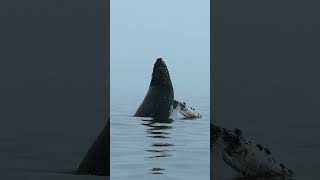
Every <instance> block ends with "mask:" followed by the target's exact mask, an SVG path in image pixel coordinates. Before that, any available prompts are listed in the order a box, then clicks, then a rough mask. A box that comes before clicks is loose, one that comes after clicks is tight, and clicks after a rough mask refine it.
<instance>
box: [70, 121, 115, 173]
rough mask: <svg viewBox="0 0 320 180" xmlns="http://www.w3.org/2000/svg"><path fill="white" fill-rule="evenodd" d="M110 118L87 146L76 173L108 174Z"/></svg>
mask: <svg viewBox="0 0 320 180" xmlns="http://www.w3.org/2000/svg"><path fill="white" fill-rule="evenodd" d="M109 151H110V120H108V121H107V124H106V126H105V127H104V128H103V130H102V132H101V133H100V135H99V136H98V137H97V139H96V140H95V141H94V143H93V144H92V145H91V147H90V148H89V150H88V152H87V154H86V155H85V157H84V159H83V160H82V162H81V164H80V165H79V167H78V169H77V172H76V174H83V175H84V174H90V175H97V176H110V153H109Z"/></svg>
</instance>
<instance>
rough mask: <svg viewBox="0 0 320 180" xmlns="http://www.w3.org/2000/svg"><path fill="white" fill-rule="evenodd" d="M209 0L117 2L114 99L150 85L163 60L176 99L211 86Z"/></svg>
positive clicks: (114, 15)
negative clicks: (155, 67) (156, 64)
mask: <svg viewBox="0 0 320 180" xmlns="http://www.w3.org/2000/svg"><path fill="white" fill-rule="evenodd" d="M209 3H210V1H209V0H161V1H150V0H135V1H132V0H112V1H111V8H110V9H111V27H110V28H111V34H110V35H111V42H110V46H111V47H110V48H111V72H110V73H111V74H110V75H111V77H110V78H111V96H113V95H114V94H113V92H119V93H121V92H122V93H123V91H122V90H124V89H125V90H126V91H127V90H128V88H130V89H139V90H140V89H141V90H142V89H143V90H144V91H143V92H141V93H142V94H143V96H144V95H145V93H146V91H145V90H146V89H147V88H148V86H149V82H150V78H151V73H152V68H153V64H154V62H155V59H156V58H157V57H162V58H163V59H164V60H165V62H166V63H167V66H168V68H169V71H170V75H171V79H172V81H173V85H174V88H175V92H176V95H178V94H179V91H184V94H185V93H189V92H188V91H190V93H192V92H199V93H204V94H207V95H208V96H209V87H210V83H209V80H210V77H209V76H210V67H209V66H210V59H209V58H210V51H209V49H210V7H209V6H210V4H209Z"/></svg>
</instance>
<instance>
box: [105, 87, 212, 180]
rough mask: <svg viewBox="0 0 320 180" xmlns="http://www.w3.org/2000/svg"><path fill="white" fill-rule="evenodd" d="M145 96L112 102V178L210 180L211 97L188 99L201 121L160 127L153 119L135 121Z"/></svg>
mask: <svg viewBox="0 0 320 180" xmlns="http://www.w3.org/2000/svg"><path fill="white" fill-rule="evenodd" d="M144 93H145V92H143V93H139V95H138V96H136V97H135V98H132V97H131V95H132V94H130V95H128V94H127V95H123V96H122V97H121V96H118V97H113V98H112V101H111V178H112V179H113V180H117V179H119V180H123V179H139V180H143V179H148V180H149V179H159V180H184V179H186V177H188V179H199V180H208V179H210V174H209V172H210V158H209V156H210V153H209V119H210V117H209V116H210V112H209V109H210V107H209V105H210V103H209V102H210V99H209V97H204V95H201V94H200V95H191V96H186V98H185V99H187V100H188V101H187V100H185V101H186V102H187V103H188V104H190V105H191V106H193V107H194V108H195V109H197V110H198V111H199V112H200V113H201V114H202V115H203V117H202V118H201V119H196V120H183V119H179V118H177V119H174V120H172V121H168V122H166V123H157V122H154V121H153V120H152V119H151V118H139V117H133V114H134V112H135V111H136V109H137V108H138V106H139V105H140V103H141V101H142V100H143V99H142V98H143V96H144V95H145V94H144ZM111 94H112V93H111ZM201 96H202V97H201ZM179 100H180V99H179ZM190 102H192V103H190Z"/></svg>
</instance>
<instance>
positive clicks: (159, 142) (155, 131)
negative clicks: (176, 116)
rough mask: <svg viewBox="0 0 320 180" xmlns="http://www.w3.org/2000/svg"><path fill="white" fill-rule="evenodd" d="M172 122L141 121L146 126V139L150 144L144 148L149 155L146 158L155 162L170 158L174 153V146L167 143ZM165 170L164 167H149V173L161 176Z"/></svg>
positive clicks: (169, 120)
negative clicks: (147, 138)
mask: <svg viewBox="0 0 320 180" xmlns="http://www.w3.org/2000/svg"><path fill="white" fill-rule="evenodd" d="M172 122H173V121H172V120H171V119H168V120H166V121H161V122H159V121H157V120H154V119H142V123H141V124H142V125H144V126H146V128H147V129H146V137H149V138H150V139H151V142H152V143H151V144H150V146H148V147H147V148H146V150H145V151H146V152H148V153H150V155H148V156H147V157H146V158H147V159H154V160H153V161H157V159H159V158H166V157H170V156H172V155H173V154H172V152H173V151H175V149H174V147H175V145H174V144H172V142H169V139H170V138H171V136H170V135H171V133H170V132H169V130H171V129H172V128H173V127H172V126H171V123H172ZM165 170H166V169H165V168H164V167H151V168H150V169H149V171H150V172H149V173H151V174H163V173H164V171H165Z"/></svg>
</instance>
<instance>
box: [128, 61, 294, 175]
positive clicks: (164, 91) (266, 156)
mask: <svg viewBox="0 0 320 180" xmlns="http://www.w3.org/2000/svg"><path fill="white" fill-rule="evenodd" d="M177 112H178V113H180V114H181V115H183V116H184V117H185V118H200V117H201V115H200V114H199V113H198V112H196V111H195V109H194V108H192V107H190V106H188V105H186V103H184V102H183V103H181V102H179V101H177V100H175V99H174V90H173V86H172V83H171V79H170V74H169V71H168V69H167V66H166V64H165V62H164V61H163V60H162V59H161V58H158V59H157V61H156V63H155V64H154V67H153V72H152V78H151V82H150V86H149V90H148V92H147V94H146V96H145V98H144V100H143V102H142V103H141V105H140V106H139V108H138V110H137V111H136V113H135V114H134V116H138V117H152V118H154V119H156V120H160V121H161V120H166V119H169V118H171V117H172V116H173V114H175V113H177ZM210 134H211V142H210V146H211V149H212V148H213V149H220V150H221V151H220V152H221V158H222V159H223V161H224V163H225V164H226V165H228V166H229V167H231V168H232V169H233V170H234V171H235V172H236V173H238V175H239V177H262V178H263V177H289V176H292V175H293V172H292V171H291V170H290V169H287V168H286V167H285V166H284V165H283V164H281V163H278V162H277V161H276V160H275V158H274V157H273V156H272V154H271V151H270V150H269V149H268V148H266V147H263V146H261V145H260V144H256V143H254V142H251V141H249V140H247V139H246V138H245V137H244V136H243V134H242V132H241V130H239V129H231V128H229V129H227V128H222V127H219V126H216V125H212V124H211V126H210ZM216 152H218V151H216ZM219 155H220V154H219V153H214V156H219Z"/></svg>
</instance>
